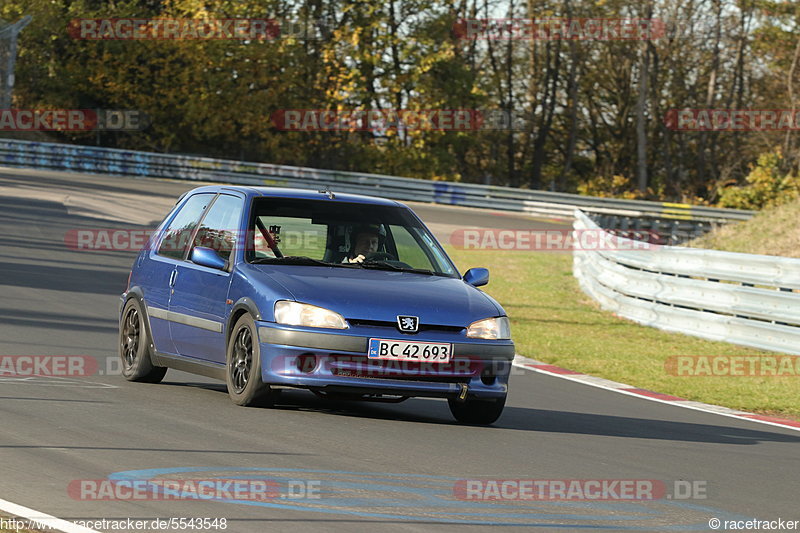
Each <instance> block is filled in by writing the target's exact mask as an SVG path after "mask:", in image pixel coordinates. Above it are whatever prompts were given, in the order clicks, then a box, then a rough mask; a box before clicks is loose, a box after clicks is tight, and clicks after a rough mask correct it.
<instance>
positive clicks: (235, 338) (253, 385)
mask: <svg viewBox="0 0 800 533" xmlns="http://www.w3.org/2000/svg"><path fill="white" fill-rule="evenodd" d="M226 360H227V364H226V366H225V382H226V383H227V385H228V396H230V398H231V401H233V403H235V404H236V405H241V406H245V407H250V406H272V405H273V404H274V403H275V396H276V394H275V391H273V390H272V389H270V387H269V385H266V384H264V382H263V381H262V380H261V350H260V346H259V344H258V331H257V328H256V323H255V321H254V320H253V317H251V316H250V315H247V314H245V315H242V317H241V318H240V319H239V320H238V321H237V322H236V325H235V326H234V327H233V332H232V333H231V337H230V339H228V351H227V357H226Z"/></svg>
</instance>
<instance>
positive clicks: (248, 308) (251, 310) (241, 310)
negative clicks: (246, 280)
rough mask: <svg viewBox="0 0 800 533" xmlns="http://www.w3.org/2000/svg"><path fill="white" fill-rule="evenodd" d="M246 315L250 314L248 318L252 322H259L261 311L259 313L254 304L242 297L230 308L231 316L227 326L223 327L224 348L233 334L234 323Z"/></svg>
mask: <svg viewBox="0 0 800 533" xmlns="http://www.w3.org/2000/svg"><path fill="white" fill-rule="evenodd" d="M246 314H250V316H252V317H253V320H261V311H259V309H258V306H257V305H256V304H255V302H254V301H253V300H252V299H250V298H247V297H242V298H239V299H238V300H237V301H236V303H234V304H233V307H232V308H231V314H230V315H229V316H228V324H227V326H226V327H225V345H226V346H227V345H228V342H230V340H231V334H232V333H233V327H234V326H235V325H236V322H238V321H239V319H240V318H241V317H242V315H246Z"/></svg>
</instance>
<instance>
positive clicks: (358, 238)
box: [345, 225, 381, 263]
mask: <svg viewBox="0 0 800 533" xmlns="http://www.w3.org/2000/svg"><path fill="white" fill-rule="evenodd" d="M380 240H381V230H380V226H375V225H370V226H361V227H358V228H356V229H355V230H354V231H353V233H352V240H351V242H352V243H353V246H352V248H351V250H350V253H349V254H348V255H347V257H346V258H345V261H346V262H348V263H362V262H364V259H365V258H366V256H367V255H369V254H372V253H375V252H377V251H378V246H380Z"/></svg>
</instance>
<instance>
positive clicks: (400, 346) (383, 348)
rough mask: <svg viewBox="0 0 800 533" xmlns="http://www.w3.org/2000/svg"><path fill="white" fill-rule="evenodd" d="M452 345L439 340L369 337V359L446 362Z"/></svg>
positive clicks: (448, 359) (450, 353) (450, 354)
mask: <svg viewBox="0 0 800 533" xmlns="http://www.w3.org/2000/svg"><path fill="white" fill-rule="evenodd" d="M452 352H453V345H452V344H447V343H441V342H409V341H397V340H391V339H370V340H369V352H367V357H369V358H370V359H391V360H395V361H426V362H429V363H447V362H448V361H450V357H451V356H452Z"/></svg>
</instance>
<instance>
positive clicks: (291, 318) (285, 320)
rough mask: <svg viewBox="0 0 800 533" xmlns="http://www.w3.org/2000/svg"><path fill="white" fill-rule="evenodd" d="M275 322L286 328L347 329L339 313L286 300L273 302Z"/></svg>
mask: <svg viewBox="0 0 800 533" xmlns="http://www.w3.org/2000/svg"><path fill="white" fill-rule="evenodd" d="M275 322H277V323H278V324H286V325H288V326H308V327H310V328H332V329H347V322H345V321H344V317H343V316H342V315H340V314H339V313H335V312H333V311H331V310H329V309H324V308H322V307H317V306H316V305H309V304H301V303H298V302H290V301H287V300H279V301H277V302H275Z"/></svg>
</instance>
